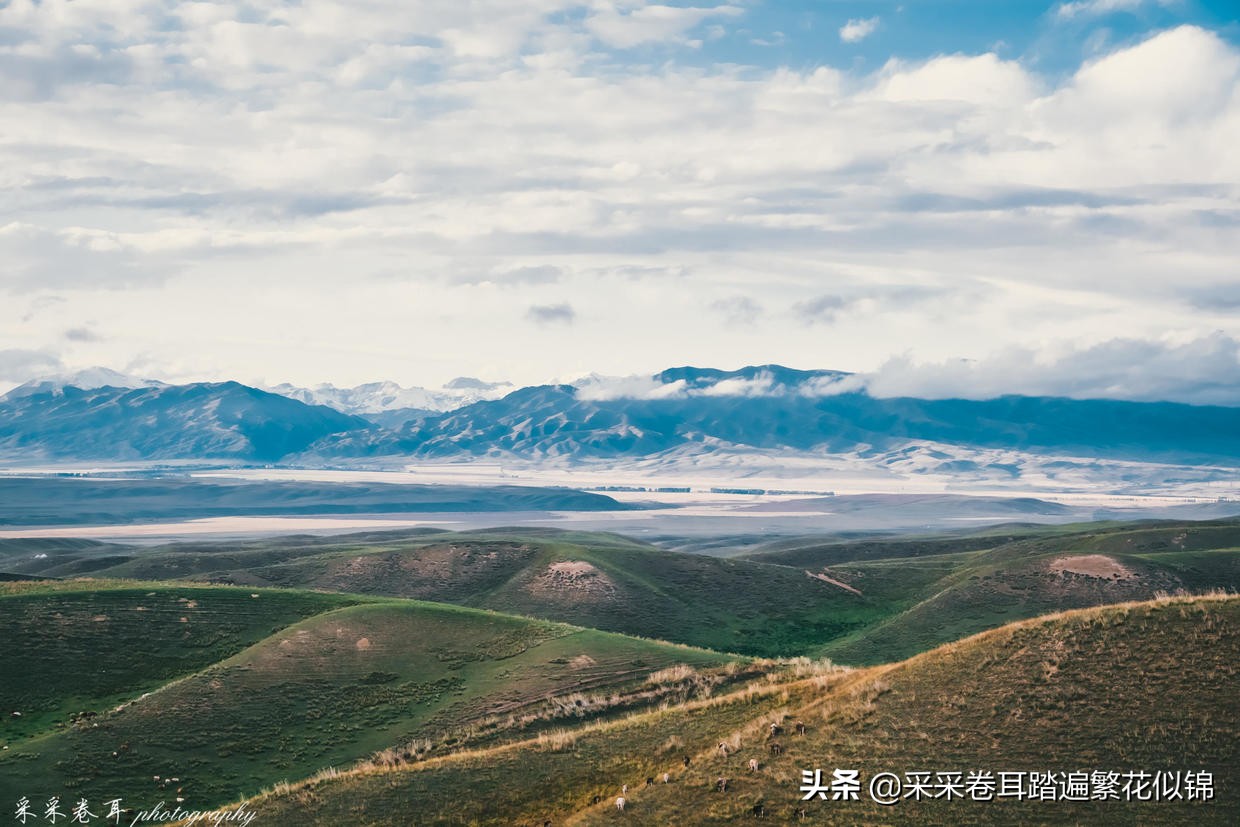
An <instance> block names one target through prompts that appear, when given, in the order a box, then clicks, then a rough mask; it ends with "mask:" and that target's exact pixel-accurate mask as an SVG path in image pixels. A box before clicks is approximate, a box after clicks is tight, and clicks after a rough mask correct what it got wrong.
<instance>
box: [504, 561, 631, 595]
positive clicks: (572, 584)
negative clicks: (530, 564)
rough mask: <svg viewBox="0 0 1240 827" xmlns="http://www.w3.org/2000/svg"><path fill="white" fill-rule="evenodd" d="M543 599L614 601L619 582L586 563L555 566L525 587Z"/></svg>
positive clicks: (553, 564)
mask: <svg viewBox="0 0 1240 827" xmlns="http://www.w3.org/2000/svg"><path fill="white" fill-rule="evenodd" d="M525 588H526V591H528V592H530V593H531V594H534V595H537V596H540V597H550V596H553V595H554V596H556V597H559V598H561V599H563V598H569V599H570V600H613V599H615V597H616V583H615V581H614V580H612V579H611V578H610V577H608V576H607V575H606V574H604V573H603V572H601V571H599V570H598V569H597V568H596V567H595V566H594V565H592V564H591V563H587V562H586V561H584V560H561V561H560V562H558V563H552V564H551V565H550V566H547V568H546V570H545V571H544V572H543V573H542V574H540V575H538V577H536V578H534V579H533V580H532V581H530V583H529V584H528V585H527V586H526V587H525Z"/></svg>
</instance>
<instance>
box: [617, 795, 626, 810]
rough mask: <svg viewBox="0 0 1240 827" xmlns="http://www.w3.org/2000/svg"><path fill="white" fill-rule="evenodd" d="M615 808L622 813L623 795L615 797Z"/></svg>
mask: <svg viewBox="0 0 1240 827" xmlns="http://www.w3.org/2000/svg"><path fill="white" fill-rule="evenodd" d="M616 809H617V810H619V811H620V812H622V813H623V812H624V796H620V797H619V798H617V799H616Z"/></svg>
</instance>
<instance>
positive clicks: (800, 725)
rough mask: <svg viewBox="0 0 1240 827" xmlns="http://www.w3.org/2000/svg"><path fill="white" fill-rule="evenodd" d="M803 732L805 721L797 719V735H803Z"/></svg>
mask: <svg viewBox="0 0 1240 827" xmlns="http://www.w3.org/2000/svg"><path fill="white" fill-rule="evenodd" d="M804 734H805V723H804V722H803V721H797V735H804Z"/></svg>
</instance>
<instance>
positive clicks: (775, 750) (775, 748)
mask: <svg viewBox="0 0 1240 827" xmlns="http://www.w3.org/2000/svg"><path fill="white" fill-rule="evenodd" d="M783 751H784V748H783V745H782V744H780V743H779V742H776V743H773V744H771V755H779V754H780V753H782V752H783Z"/></svg>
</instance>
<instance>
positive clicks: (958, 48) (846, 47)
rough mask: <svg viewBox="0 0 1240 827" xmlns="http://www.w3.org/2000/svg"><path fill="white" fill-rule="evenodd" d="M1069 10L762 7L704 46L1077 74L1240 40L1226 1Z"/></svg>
mask: <svg viewBox="0 0 1240 827" xmlns="http://www.w3.org/2000/svg"><path fill="white" fill-rule="evenodd" d="M1069 5H1070V4H1069ZM1064 7H1065V4H1062V3H1060V4H1054V3H1050V4H1048V3H1047V2H1045V0H990V1H987V0H923V1H921V2H919V0H893V1H892V2H888V0H861V2H847V0H842V1H841V2H834V0H819V2H760V3H753V4H750V5H747V6H746V10H747V13H746V16H745V21H746V25H745V27H744V28H745V29H746V31H741V30H739V29H738V30H737V31H735V32H733V33H731V34H729V35H728V36H726V37H724V38H721V39H719V40H718V41H714V42H711V41H707V42H706V43H705V44H704V47H703V50H702V52H703V58H704V59H706V60H729V61H736V62H739V63H746V64H759V65H770V64H772V63H778V64H783V65H790V66H796V67H805V66H814V65H818V64H826V65H831V66H856V67H859V68H870V69H875V68H878V67H879V66H882V65H883V63H885V62H886V61H887V60H889V59H890V58H891V57H893V56H895V57H898V58H901V59H904V60H924V59H926V58H930V57H933V56H934V55H937V54H950V53H953V52H964V53H969V54H976V53H980V52H988V51H994V52H996V53H997V54H998V55H1000V56H1001V57H1004V58H1018V59H1020V60H1021V61H1023V62H1026V63H1027V64H1029V65H1031V66H1035V67H1037V68H1038V69H1039V70H1040V71H1044V72H1048V73H1051V74H1058V73H1067V72H1071V71H1073V70H1074V69H1075V68H1076V67H1077V66H1078V65H1079V64H1080V63H1081V62H1082V61H1083V60H1085V59H1088V58H1090V57H1092V56H1094V55H1096V54H1097V53H1099V52H1100V51H1102V50H1103V49H1106V48H1108V47H1114V46H1116V45H1122V44H1127V43H1132V42H1133V41H1135V40H1137V39H1139V38H1141V37H1142V36H1143V35H1145V34H1147V33H1148V32H1150V31H1155V30H1159V29H1164V28H1171V27H1174V26H1177V25H1181V24H1186V23H1187V24H1192V25H1198V26H1203V27H1207V28H1211V29H1213V30H1216V31H1218V32H1219V33H1220V34H1221V35H1223V36H1225V37H1227V38H1228V39H1229V40H1231V41H1232V42H1235V40H1236V37H1237V35H1238V34H1240V31H1238V30H1237V24H1236V20H1237V5H1236V4H1235V3H1232V2H1227V1H1226V0H1215V2H1196V1H1195V0H1183V1H1182V2H1173V3H1168V4H1165V5H1164V4H1161V3H1156V2H1141V3H1131V4H1124V3H1122V2H1121V3H1118V4H1116V6H1115V7H1114V8H1107V7H1106V6H1105V5H1104V6H1100V7H1098V8H1092V7H1090V6H1088V5H1082V6H1081V8H1080V10H1079V11H1075V12H1071V13H1066V12H1061V11H1060V9H1062V8H1064ZM868 20H876V21H877V25H876V26H875V28H874V30H873V32H872V33H871V34H868V35H866V36H865V37H863V38H861V39H860V40H857V41H855V42H844V41H842V40H841V39H840V35H839V32H840V29H841V28H842V27H844V26H846V25H847V24H848V22H849V21H868ZM755 41H763V42H766V43H778V46H763V45H758V44H756V43H755Z"/></svg>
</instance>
